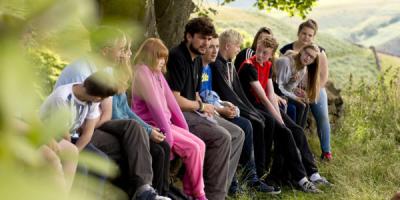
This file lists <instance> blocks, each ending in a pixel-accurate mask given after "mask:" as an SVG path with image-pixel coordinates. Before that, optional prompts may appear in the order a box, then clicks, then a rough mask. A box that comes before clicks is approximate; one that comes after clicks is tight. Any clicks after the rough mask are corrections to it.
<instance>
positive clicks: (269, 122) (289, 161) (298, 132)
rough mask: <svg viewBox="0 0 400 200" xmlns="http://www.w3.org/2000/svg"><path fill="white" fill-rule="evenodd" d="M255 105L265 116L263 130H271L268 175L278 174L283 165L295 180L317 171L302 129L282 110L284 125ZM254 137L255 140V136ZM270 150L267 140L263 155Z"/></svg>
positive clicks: (267, 153)
mask: <svg viewBox="0 0 400 200" xmlns="http://www.w3.org/2000/svg"><path fill="white" fill-rule="evenodd" d="M255 106H256V108H257V109H258V110H259V112H260V113H261V114H263V116H264V118H265V129H266V130H265V131H272V132H273V134H272V136H273V141H274V162H273V163H272V167H271V172H270V175H271V176H279V175H280V174H281V173H280V169H281V168H282V167H283V166H286V167H287V169H288V170H289V171H290V173H291V175H292V177H293V179H294V180H296V181H299V180H300V179H302V178H304V177H305V176H306V175H307V174H309V175H311V174H312V173H314V172H317V171H318V169H317V167H316V165H315V160H314V157H313V155H312V153H311V151H310V148H309V146H308V142H307V138H306V137H305V135H304V132H303V129H302V128H301V127H299V126H298V125H296V123H294V122H293V121H292V120H291V119H290V118H289V117H288V116H287V115H286V114H285V113H283V112H281V113H282V118H283V120H284V122H285V125H282V124H280V123H278V122H277V121H276V120H275V118H274V117H273V116H272V115H271V114H270V113H269V111H268V110H267V109H266V108H265V107H264V106H262V105H255ZM254 139H255V140H256V138H254ZM271 150H272V142H271V143H269V142H268V143H267V145H266V147H265V151H266V152H265V155H271ZM266 160H267V159H266ZM266 169H267V168H266ZM277 178H279V177H277Z"/></svg>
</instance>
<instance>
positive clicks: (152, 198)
mask: <svg viewBox="0 0 400 200" xmlns="http://www.w3.org/2000/svg"><path fill="white" fill-rule="evenodd" d="M133 199H134V200H171V199H170V198H168V197H164V196H159V195H158V194H157V192H156V191H155V190H154V189H153V188H152V187H150V188H148V189H147V190H145V191H143V192H141V193H140V194H138V195H137V196H136V198H132V200H133Z"/></svg>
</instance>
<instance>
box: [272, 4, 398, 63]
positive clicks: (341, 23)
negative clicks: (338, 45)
mask: <svg viewBox="0 0 400 200" xmlns="http://www.w3.org/2000/svg"><path fill="white" fill-rule="evenodd" d="M273 15H274V16H276V17H279V19H281V20H284V21H286V22H290V23H292V24H298V22H299V21H300V19H298V18H297V19H290V18H288V17H287V15H285V14H282V13H280V14H279V13H276V12H275V13H274V14H273ZM309 17H310V18H314V19H316V20H317V21H318V22H319V24H320V27H321V30H323V31H326V32H328V33H330V34H332V35H335V36H336V37H338V38H342V39H346V40H349V41H352V42H354V43H357V44H362V45H364V46H371V45H373V46H377V47H378V50H380V51H382V52H387V53H392V54H395V55H397V56H400V51H399V50H398V48H397V46H394V45H391V44H392V43H393V42H392V41H399V40H400V36H399V34H398V33H399V31H400V1H398V0H369V1H363V0H336V1H329V0H321V1H319V2H318V4H317V6H316V7H315V8H313V11H312V12H311V13H310V15H309Z"/></svg>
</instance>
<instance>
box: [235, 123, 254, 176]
mask: <svg viewBox="0 0 400 200" xmlns="http://www.w3.org/2000/svg"><path fill="white" fill-rule="evenodd" d="M227 120H228V121H230V122H232V123H234V124H236V125H237V126H239V127H240V128H241V129H242V130H243V132H244V143H243V149H242V154H241V155H240V160H239V163H240V164H241V165H242V166H243V167H244V179H245V180H247V181H254V180H255V179H256V180H258V177H257V173H256V165H255V161H254V148H253V126H252V125H251V122H250V121H249V120H248V119H246V118H244V117H235V118H233V119H227Z"/></svg>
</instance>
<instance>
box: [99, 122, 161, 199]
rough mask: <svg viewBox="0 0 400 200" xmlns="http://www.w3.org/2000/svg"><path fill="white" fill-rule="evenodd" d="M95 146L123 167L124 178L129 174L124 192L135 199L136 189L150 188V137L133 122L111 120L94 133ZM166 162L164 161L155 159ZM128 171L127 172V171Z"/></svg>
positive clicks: (151, 177) (151, 172) (151, 175)
mask: <svg viewBox="0 0 400 200" xmlns="http://www.w3.org/2000/svg"><path fill="white" fill-rule="evenodd" d="M92 143H93V144H94V145H95V146H96V147H97V148H99V149H100V150H102V151H103V152H104V153H106V154H107V155H109V157H110V158H111V159H113V160H115V161H116V162H117V163H118V164H121V165H120V168H121V171H122V174H126V175H127V176H126V178H124V179H126V183H127V184H126V185H124V186H123V187H122V188H123V189H125V190H126V191H127V192H128V194H129V196H132V195H133V194H134V193H135V191H136V189H137V188H138V187H140V186H142V185H144V184H151V183H152V180H153V170H152V167H151V163H152V157H151V155H150V145H149V136H148V134H147V133H146V131H145V130H144V129H143V128H142V127H141V126H140V125H139V124H138V123H137V122H135V121H133V120H110V121H108V122H106V123H104V124H103V125H102V126H100V127H99V128H97V129H95V132H94V133H93V136H92ZM154 159H159V160H163V159H164V158H154ZM125 170H126V171H125Z"/></svg>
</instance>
